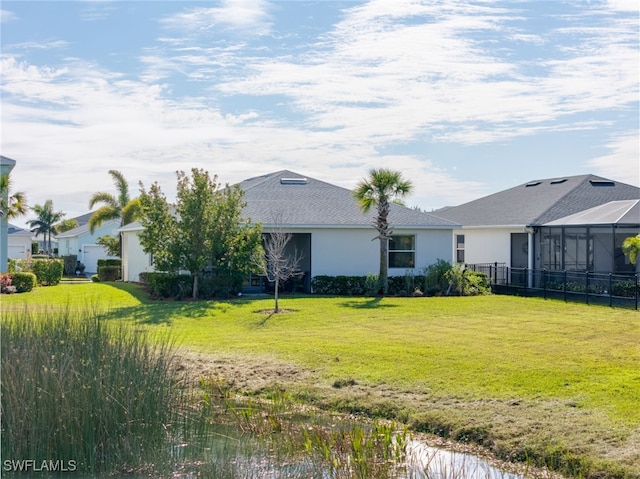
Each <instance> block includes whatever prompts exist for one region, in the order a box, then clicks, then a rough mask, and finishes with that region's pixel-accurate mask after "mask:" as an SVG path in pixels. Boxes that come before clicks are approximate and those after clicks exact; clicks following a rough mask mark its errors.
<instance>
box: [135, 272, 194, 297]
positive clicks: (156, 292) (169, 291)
mask: <svg viewBox="0 0 640 479" xmlns="http://www.w3.org/2000/svg"><path fill="white" fill-rule="evenodd" d="M140 280H141V281H142V282H143V283H144V284H145V285H146V287H147V291H149V294H151V296H156V297H159V298H184V297H186V296H190V295H191V291H192V289H191V288H192V287H193V278H192V277H191V275H189V274H176V273H155V272H153V273H144V274H142V273H141V274H140Z"/></svg>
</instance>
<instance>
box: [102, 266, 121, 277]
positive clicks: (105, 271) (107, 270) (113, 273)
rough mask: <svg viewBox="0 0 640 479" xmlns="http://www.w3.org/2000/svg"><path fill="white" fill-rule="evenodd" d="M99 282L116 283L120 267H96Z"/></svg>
mask: <svg viewBox="0 0 640 479" xmlns="http://www.w3.org/2000/svg"><path fill="white" fill-rule="evenodd" d="M98 279H99V281H117V280H119V279H120V266H98Z"/></svg>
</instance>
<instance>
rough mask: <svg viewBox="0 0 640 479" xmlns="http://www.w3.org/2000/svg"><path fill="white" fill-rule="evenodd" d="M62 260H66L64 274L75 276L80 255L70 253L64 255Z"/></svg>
mask: <svg viewBox="0 0 640 479" xmlns="http://www.w3.org/2000/svg"><path fill="white" fill-rule="evenodd" d="M62 261H64V274H65V275H67V276H74V275H75V274H76V266H77V265H78V255H77V254H70V255H67V256H62Z"/></svg>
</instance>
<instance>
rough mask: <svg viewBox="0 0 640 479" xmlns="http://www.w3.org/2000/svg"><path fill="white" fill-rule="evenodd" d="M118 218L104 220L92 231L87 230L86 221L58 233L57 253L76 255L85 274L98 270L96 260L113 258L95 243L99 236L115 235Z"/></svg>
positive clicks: (116, 233) (118, 225)
mask: <svg viewBox="0 0 640 479" xmlns="http://www.w3.org/2000/svg"><path fill="white" fill-rule="evenodd" d="M119 227H120V220H111V221H105V222H104V223H103V224H102V225H101V226H99V227H97V228H96V229H95V231H94V232H93V233H91V232H90V231H89V225H88V224H87V223H85V224H83V225H82V226H78V227H76V228H73V229H71V230H69V231H65V232H64V233H61V234H59V235H58V255H59V256H68V255H74V254H75V255H77V256H78V261H80V262H82V263H83V264H84V265H85V274H94V273H96V272H97V271H98V260H99V259H105V258H113V256H109V255H108V254H107V252H106V251H105V249H104V248H103V247H102V246H100V245H98V244H97V243H96V240H97V239H98V238H99V237H100V236H105V235H110V236H114V237H117V236H118V228H119Z"/></svg>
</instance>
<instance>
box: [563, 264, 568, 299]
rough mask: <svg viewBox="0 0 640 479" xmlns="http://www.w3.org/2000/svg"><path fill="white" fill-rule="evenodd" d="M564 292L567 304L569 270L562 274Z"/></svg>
mask: <svg viewBox="0 0 640 479" xmlns="http://www.w3.org/2000/svg"><path fill="white" fill-rule="evenodd" d="M562 290H563V291H564V302H565V303H566V302H567V270H566V269H565V270H564V271H563V272H562Z"/></svg>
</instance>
